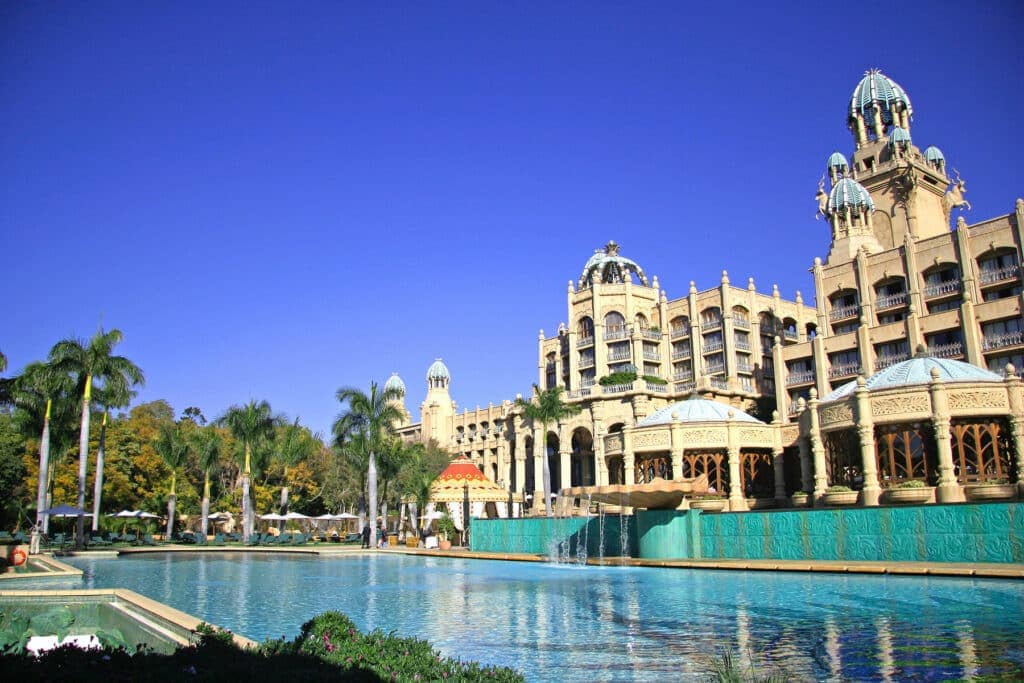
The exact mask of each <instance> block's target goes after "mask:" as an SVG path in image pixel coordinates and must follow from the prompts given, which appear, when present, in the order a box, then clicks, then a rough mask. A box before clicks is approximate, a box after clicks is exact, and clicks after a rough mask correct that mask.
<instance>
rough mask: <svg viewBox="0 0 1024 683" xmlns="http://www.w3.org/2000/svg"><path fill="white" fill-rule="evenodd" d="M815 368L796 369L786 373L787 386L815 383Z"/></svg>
mask: <svg viewBox="0 0 1024 683" xmlns="http://www.w3.org/2000/svg"><path fill="white" fill-rule="evenodd" d="M813 383H814V370H794V371H793V372H790V373H789V374H788V375H786V386H787V387H794V386H797V385H799V384H813Z"/></svg>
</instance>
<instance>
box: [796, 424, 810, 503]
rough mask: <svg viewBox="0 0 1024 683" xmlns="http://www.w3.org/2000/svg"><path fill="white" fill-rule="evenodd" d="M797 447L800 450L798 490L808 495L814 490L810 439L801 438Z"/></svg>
mask: <svg viewBox="0 0 1024 683" xmlns="http://www.w3.org/2000/svg"><path fill="white" fill-rule="evenodd" d="M797 446H798V447H799V449H800V490H801V491H806V492H807V493H810V492H811V491H813V490H814V464H813V462H812V461H811V445H810V439H809V438H808V437H804V436H801V437H800V440H799V441H798V442H797Z"/></svg>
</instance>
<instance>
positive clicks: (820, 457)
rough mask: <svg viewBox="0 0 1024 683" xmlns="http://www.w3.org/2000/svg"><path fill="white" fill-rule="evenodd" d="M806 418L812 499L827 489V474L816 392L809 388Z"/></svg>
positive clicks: (816, 498)
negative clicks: (811, 470) (811, 465)
mask: <svg viewBox="0 0 1024 683" xmlns="http://www.w3.org/2000/svg"><path fill="white" fill-rule="evenodd" d="M807 411H808V417H809V418H810V423H811V425H810V433H809V434H808V436H809V438H810V441H811V454H812V456H813V457H814V499H815V501H817V500H818V498H819V497H821V496H823V495H825V489H827V488H828V472H827V471H826V469H825V447H824V445H823V444H822V443H821V422H820V420H819V419H818V392H817V390H816V389H814V388H813V387H812V388H811V400H810V401H808V402H807Z"/></svg>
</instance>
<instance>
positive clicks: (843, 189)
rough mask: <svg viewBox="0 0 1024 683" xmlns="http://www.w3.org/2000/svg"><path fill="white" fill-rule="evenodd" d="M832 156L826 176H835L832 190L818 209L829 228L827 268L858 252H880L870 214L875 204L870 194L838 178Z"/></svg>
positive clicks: (859, 186)
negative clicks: (828, 174)
mask: <svg viewBox="0 0 1024 683" xmlns="http://www.w3.org/2000/svg"><path fill="white" fill-rule="evenodd" d="M834 158H835V155H834V154H833V155H832V157H829V167H828V170H829V173H830V174H833V173H835V174H836V176H835V177H836V178H837V179H836V180H835V181H834V182H833V184H832V190H831V191H830V192H829V193H828V199H827V201H825V203H824V207H819V209H821V210H822V213H824V215H825V217H826V218H827V219H828V221H829V223H830V224H831V226H832V249H831V251H830V252H829V255H828V262H829V264H833V263H836V262H837V261H838V262H841V261H844V260H850V259H852V258H853V257H854V256H856V254H857V252H858V251H860V250H861V249H866V250H867V251H868V252H869V253H877V252H879V251H882V245H880V244H879V243H878V240H877V239H875V234H874V220H873V216H872V215H873V214H874V212H875V203H874V201H872V199H871V194H870V193H869V192H868V191H867V190H866V189H865V188H864V186H863V185H861V184H860V183H858V182H857V181H856V180H854V179H853V178H847V177H840V176H839V175H838V173H839V170H838V169H837V167H836V166H834V165H833V162H834Z"/></svg>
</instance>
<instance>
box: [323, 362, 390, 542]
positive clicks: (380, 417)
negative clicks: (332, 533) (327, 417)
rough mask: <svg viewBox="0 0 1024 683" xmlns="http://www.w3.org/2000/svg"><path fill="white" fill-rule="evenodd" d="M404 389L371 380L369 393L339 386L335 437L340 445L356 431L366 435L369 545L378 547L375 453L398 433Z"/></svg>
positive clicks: (334, 427) (334, 428)
mask: <svg viewBox="0 0 1024 683" xmlns="http://www.w3.org/2000/svg"><path fill="white" fill-rule="evenodd" d="M401 396H402V391H401V389H398V388H395V387H390V388H385V389H384V390H383V391H382V390H381V389H380V388H379V387H378V386H377V383H376V382H370V393H364V392H363V391H361V390H360V389H356V388H355V387H342V388H341V389H338V393H337V398H338V401H340V402H341V404H342V405H343V406H345V409H344V410H343V411H342V413H341V415H339V416H338V419H337V420H335V421H334V426H333V431H334V437H335V440H336V441H337V442H338V443H339V444H340V443H344V442H345V441H346V440H347V439H349V438H350V437H352V436H353V435H356V434H362V435H363V436H364V437H365V438H366V444H367V446H368V463H367V466H366V487H367V499H368V503H369V504H368V507H369V510H370V520H369V523H370V544H371V547H376V541H377V528H376V524H375V521H376V520H375V517H376V515H377V457H376V453H377V451H378V449H379V448H380V446H381V443H382V441H383V439H384V438H385V437H386V436H392V435H394V433H395V425H396V424H398V423H399V422H400V421H401V419H402V417H403V416H402V411H401V409H400V408H399V407H398V400H399V399H400V398H401Z"/></svg>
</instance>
